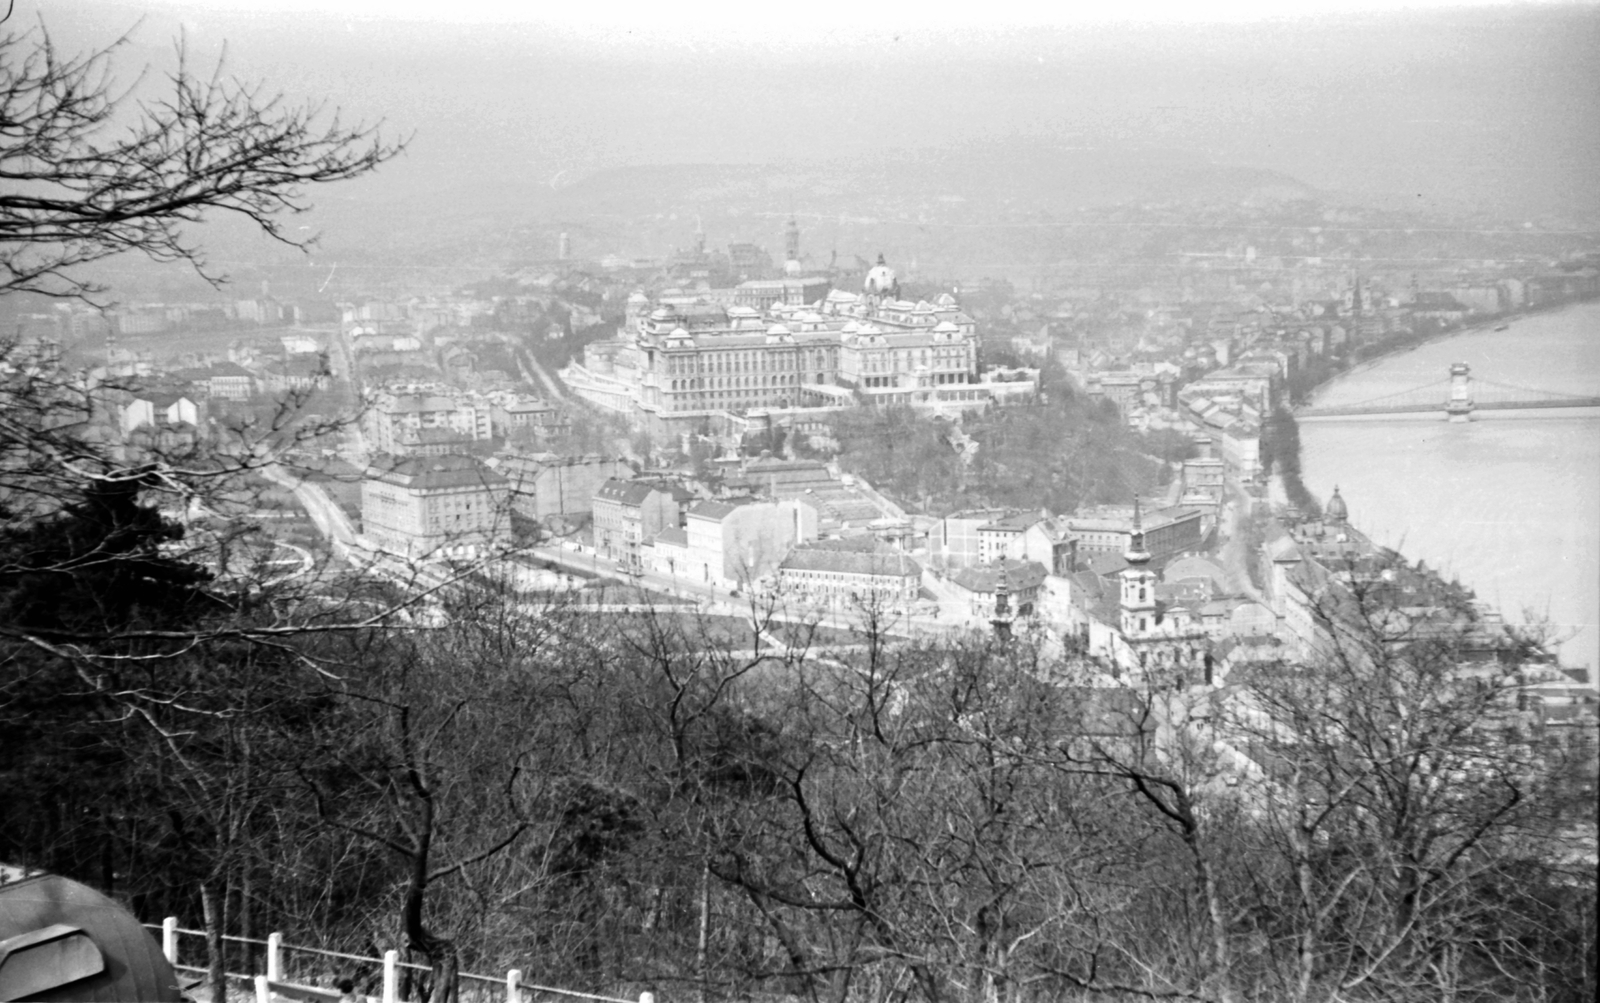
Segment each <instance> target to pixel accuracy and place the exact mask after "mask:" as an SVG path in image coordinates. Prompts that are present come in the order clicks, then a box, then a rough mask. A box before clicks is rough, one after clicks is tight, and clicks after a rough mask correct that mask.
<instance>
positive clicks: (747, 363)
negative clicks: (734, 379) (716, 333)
mask: <svg viewBox="0 0 1600 1003" xmlns="http://www.w3.org/2000/svg"><path fill="white" fill-rule="evenodd" d="M838 360H839V353H838V350H837V349H833V350H830V351H827V352H820V351H818V352H806V353H802V354H801V355H800V356H796V355H794V354H792V353H784V354H782V355H779V354H774V353H769V352H737V353H735V352H710V353H706V354H703V355H680V356H673V355H669V356H667V357H666V362H667V373H668V374H669V375H673V376H682V375H692V374H695V373H769V372H783V371H787V370H791V369H816V368H818V367H821V368H824V369H826V368H830V367H833V366H837V365H838Z"/></svg>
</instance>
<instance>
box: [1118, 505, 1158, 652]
mask: <svg viewBox="0 0 1600 1003" xmlns="http://www.w3.org/2000/svg"><path fill="white" fill-rule="evenodd" d="M1122 557H1123V559H1124V560H1126V561H1127V562H1128V566H1127V567H1126V568H1124V569H1123V570H1122V572H1121V574H1120V575H1119V576H1118V577H1119V578H1120V579H1121V584H1122V595H1121V597H1120V599H1119V601H1118V606H1119V607H1120V611H1121V614H1122V634H1123V636H1124V637H1138V636H1141V635H1144V634H1147V633H1149V632H1150V631H1151V630H1153V629H1154V628H1155V625H1156V575H1155V572H1153V571H1151V570H1150V552H1149V551H1147V550H1145V549H1144V527H1143V525H1142V524H1141V522H1140V518H1139V499H1137V498H1135V499H1134V500H1133V532H1132V533H1131V534H1130V535H1129V537H1128V549H1127V550H1126V551H1124V552H1123V554H1122Z"/></svg>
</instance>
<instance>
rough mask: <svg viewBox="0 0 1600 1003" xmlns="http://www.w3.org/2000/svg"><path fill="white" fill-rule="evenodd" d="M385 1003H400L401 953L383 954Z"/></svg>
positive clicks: (390, 952)
mask: <svg viewBox="0 0 1600 1003" xmlns="http://www.w3.org/2000/svg"><path fill="white" fill-rule="evenodd" d="M383 1003H400V952H399V951H384V952H383Z"/></svg>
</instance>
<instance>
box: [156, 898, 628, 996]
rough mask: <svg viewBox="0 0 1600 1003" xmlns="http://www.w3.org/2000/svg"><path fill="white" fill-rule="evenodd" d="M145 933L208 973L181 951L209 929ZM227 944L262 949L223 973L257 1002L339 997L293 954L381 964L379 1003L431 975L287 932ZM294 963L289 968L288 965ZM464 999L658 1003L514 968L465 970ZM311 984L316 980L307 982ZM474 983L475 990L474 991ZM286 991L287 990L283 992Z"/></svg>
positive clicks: (167, 925) (177, 961)
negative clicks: (248, 963)
mask: <svg viewBox="0 0 1600 1003" xmlns="http://www.w3.org/2000/svg"><path fill="white" fill-rule="evenodd" d="M144 926H145V928H146V929H149V930H159V931H161V953H162V954H164V955H166V958H167V962H168V964H170V965H172V967H173V968H175V969H177V970H178V971H180V972H188V973H195V974H200V975H205V974H208V973H209V968H208V967H206V966H203V965H188V964H183V963H182V953H181V952H180V950H179V937H182V936H190V937H205V935H206V932H205V931H204V930H190V929H186V928H184V927H180V926H179V925H178V918H177V917H176V916H168V917H167V918H166V919H164V920H162V921H161V922H160V923H145V924H144ZM222 940H223V942H224V943H225V944H245V945H253V946H259V947H261V948H263V949H264V951H265V954H266V966H265V967H266V972H265V974H258V973H253V972H252V973H248V974H247V973H242V972H224V973H223V978H224V979H235V980H238V981H240V982H242V983H244V984H246V985H250V986H253V988H254V990H255V994H256V1003H272V1001H273V999H274V998H275V997H279V996H289V997H291V998H294V999H299V1000H303V999H305V998H306V995H307V991H310V992H313V993H319V994H321V995H326V996H327V997H328V998H329V999H336V998H337V996H338V993H337V992H336V991H329V990H326V989H322V990H320V991H319V990H318V988H317V987H314V986H312V984H311V981H326V979H325V977H324V973H313V972H312V971H310V966H307V965H303V964H294V962H293V958H292V955H295V954H298V955H309V956H312V957H318V958H333V959H337V960H339V961H350V962H355V963H357V964H361V965H377V966H381V967H382V971H383V982H382V994H381V995H380V996H378V997H368V999H369V1000H372V999H376V1000H377V1001H378V1003H404V1001H403V1000H402V999H401V992H400V986H401V972H402V971H404V970H407V969H409V970H411V971H416V972H426V971H429V968H428V966H427V965H419V964H415V963H413V962H409V961H401V960H400V952H399V951H396V950H389V951H385V952H383V957H381V958H372V957H367V956H366V955H361V954H345V953H343V952H340V951H328V950H324V949H322V948H319V947H303V946H300V945H298V944H285V943H284V942H283V934H282V933H276V932H275V933H269V934H267V938H266V939H265V940H260V939H258V938H254V937H236V936H233V935H231V934H224V935H223V937H222ZM286 961H288V962H289V964H288V966H287V967H286V966H285V962H286ZM459 978H460V980H461V983H462V985H461V998H462V999H463V1000H471V1001H473V1003H492V1001H493V1000H496V999H500V998H503V999H504V1000H505V1001H506V1003H530V1000H531V999H533V998H534V997H552V996H553V997H557V998H559V999H572V1000H591V1001H593V1003H656V997H655V994H654V993H650V992H643V993H640V994H639V997H638V999H636V1000H635V999H627V998H623V997H619V996H602V995H599V994H596V993H586V992H579V991H578V990H575V989H561V988H558V987H555V986H542V985H538V984H536V983H532V982H524V981H523V979H522V970H521V969H520V968H513V969H511V970H510V971H508V972H506V973H505V975H503V976H498V975H476V974H473V973H471V972H462V973H460V975H459ZM305 980H311V981H305ZM469 985H470V987H471V988H470V989H469ZM282 990H287V991H282Z"/></svg>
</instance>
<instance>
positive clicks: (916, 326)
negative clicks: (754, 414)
mask: <svg viewBox="0 0 1600 1003" xmlns="http://www.w3.org/2000/svg"><path fill="white" fill-rule="evenodd" d="M779 283H782V284H783V285H784V288H783V289H782V290H776V291H775V292H771V294H769V291H768V290H766V289H765V288H763V290H761V292H762V293H763V295H762V296H760V297H751V296H743V295H740V290H742V289H744V286H740V287H738V288H736V289H734V290H732V293H733V295H732V297H731V299H732V302H718V301H717V300H716V299H713V297H712V296H711V295H699V296H683V295H670V294H669V295H665V296H662V297H660V298H659V299H658V300H657V301H656V302H655V303H653V304H652V303H651V302H650V300H649V299H647V298H646V297H645V296H644V295H643V294H642V293H635V294H634V295H633V296H632V297H630V298H629V300H628V310H627V319H626V321H625V322H624V324H623V328H622V330H621V331H620V332H619V337H618V338H616V339H615V340H611V341H604V342H598V343H595V344H592V345H590V346H588V347H587V348H586V349H585V353H584V362H583V365H582V366H573V367H571V368H569V369H568V370H564V371H563V373H562V375H563V378H564V379H565V380H566V381H567V383H568V384H569V385H571V386H572V388H573V390H574V391H575V392H577V393H579V394H580V395H582V396H584V397H586V398H588V399H590V400H592V401H595V402H597V403H600V404H603V405H605V406H607V407H610V408H612V409H613V410H617V411H623V412H633V413H635V416H636V417H641V418H643V419H644V424H645V426H646V427H647V428H649V429H651V430H652V431H661V432H669V431H674V430H683V429H685V428H688V427H690V426H691V425H692V424H693V423H695V422H696V421H697V420H699V419H705V418H708V417H712V416H717V415H727V414H743V413H745V412H748V411H749V410H751V409H768V410H772V409H788V408H801V407H819V406H820V407H828V406H833V407H840V406H856V405H859V404H878V405H883V404H906V405H912V406H917V405H934V406H938V405H940V404H944V403H950V404H953V405H955V406H959V405H960V404H961V403H962V402H969V403H971V404H972V405H973V406H981V404H982V402H984V401H986V400H987V399H988V398H989V397H990V396H991V392H990V389H989V388H987V387H986V386H985V385H983V384H981V383H980V380H979V370H978V335H977V325H976V324H975V323H974V322H973V319H972V318H971V317H970V316H968V315H967V314H966V313H964V312H963V311H962V310H961V307H960V305H959V304H958V303H957V302H956V300H955V297H953V296H951V295H949V294H948V293H946V294H944V295H941V296H939V297H938V298H937V299H936V300H935V301H933V302H931V303H930V302H927V301H925V300H924V301H921V302H916V303H912V302H908V301H906V300H902V299H900V298H899V291H900V287H899V282H898V280H897V279H896V277H895V274H894V271H893V270H892V269H890V268H889V266H888V265H886V264H884V263H883V259H882V258H881V257H880V258H879V261H878V264H877V265H876V266H874V267H873V268H872V270H871V271H869V272H868V274H867V278H866V282H865V283H864V284H863V288H862V291H861V292H860V293H859V294H858V293H849V292H844V291H842V290H837V289H835V290H831V291H825V290H826V286H825V285H823V284H820V283H817V282H816V281H815V280H809V279H789V280H777V281H776V282H766V283H761V285H762V286H763V287H765V286H776V285H777V284H779ZM745 285H750V283H746V284H745ZM790 286H792V287H793V288H792V289H791V288H789V287H790ZM779 293H781V295H779ZM815 294H821V295H820V296H819V298H817V299H815V300H813V301H811V302H809V303H806V302H802V301H801V300H802V299H803V297H804V296H806V295H815ZM718 299H721V297H718ZM756 303H760V304H761V306H760V307H759V308H758V306H756V305H755V304H756ZM1008 386H1010V385H1008Z"/></svg>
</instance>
